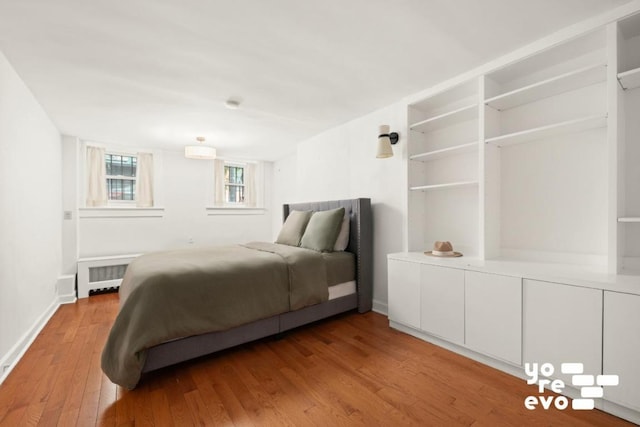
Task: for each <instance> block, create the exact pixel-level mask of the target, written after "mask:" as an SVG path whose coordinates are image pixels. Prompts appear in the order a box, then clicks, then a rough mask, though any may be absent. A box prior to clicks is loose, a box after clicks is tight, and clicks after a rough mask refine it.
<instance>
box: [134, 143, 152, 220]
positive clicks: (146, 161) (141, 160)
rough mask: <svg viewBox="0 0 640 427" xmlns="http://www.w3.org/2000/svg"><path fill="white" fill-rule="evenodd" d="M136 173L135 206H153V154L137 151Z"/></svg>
mask: <svg viewBox="0 0 640 427" xmlns="http://www.w3.org/2000/svg"><path fill="white" fill-rule="evenodd" d="M136 174H137V175H136V206H138V207H139V208H150V207H152V206H153V154H151V153H138V167H137V172H136Z"/></svg>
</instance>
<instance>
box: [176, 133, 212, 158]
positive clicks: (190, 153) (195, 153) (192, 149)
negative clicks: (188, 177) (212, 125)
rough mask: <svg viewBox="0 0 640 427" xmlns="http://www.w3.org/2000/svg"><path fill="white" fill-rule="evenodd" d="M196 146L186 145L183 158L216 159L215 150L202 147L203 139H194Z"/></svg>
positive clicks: (200, 137) (205, 146) (206, 146)
mask: <svg viewBox="0 0 640 427" xmlns="http://www.w3.org/2000/svg"><path fill="white" fill-rule="evenodd" d="M196 140H197V141H198V145H187V146H186V147H184V156H185V157H186V158H187V159H200V160H213V159H215V158H216V149H215V148H213V147H210V146H208V145H204V144H203V143H204V137H202V136H199V137H197V138H196Z"/></svg>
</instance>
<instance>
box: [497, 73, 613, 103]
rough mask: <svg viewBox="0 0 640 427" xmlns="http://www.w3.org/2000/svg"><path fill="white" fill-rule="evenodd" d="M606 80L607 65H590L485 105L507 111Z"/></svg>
mask: <svg viewBox="0 0 640 427" xmlns="http://www.w3.org/2000/svg"><path fill="white" fill-rule="evenodd" d="M605 78H606V65H604V64H598V65H589V66H587V67H582V68H579V69H577V70H574V71H569V72H568V73H564V74H560V75H559V76H554V77H551V78H548V79H546V80H543V81H540V82H537V83H533V84H530V85H527V86H524V87H521V88H518V89H514V90H511V91H509V92H507V93H503V94H501V95H497V96H494V97H493V98H489V99H487V100H485V101H484V103H485V104H486V105H488V106H490V107H492V108H495V109H496V110H506V109H509V108H514V107H517V106H519V105H523V104H527V103H529V102H533V101H537V100H539V99H543V98H548V97H550V96H554V95H558V94H561V93H564V92H569V91H572V90H575V89H579V88H581V87H585V86H589V85H592V84H595V83H598V82H603V81H605Z"/></svg>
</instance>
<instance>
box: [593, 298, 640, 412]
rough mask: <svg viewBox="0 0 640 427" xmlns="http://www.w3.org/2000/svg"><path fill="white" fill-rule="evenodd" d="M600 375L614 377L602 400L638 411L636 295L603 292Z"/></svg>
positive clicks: (639, 318)
mask: <svg viewBox="0 0 640 427" xmlns="http://www.w3.org/2000/svg"><path fill="white" fill-rule="evenodd" d="M603 338H604V347H603V365H602V366H603V371H604V372H603V373H604V374H613V375H618V377H619V378H620V384H619V385H618V386H615V387H613V386H611V387H605V388H604V389H605V390H604V398H605V399H607V400H610V401H612V402H615V403H618V404H620V405H623V406H627V407H630V408H634V409H636V410H640V296H637V295H629V294H623V293H619V292H605V293H604V337H603Z"/></svg>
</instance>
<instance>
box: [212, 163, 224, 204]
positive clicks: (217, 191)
mask: <svg viewBox="0 0 640 427" xmlns="http://www.w3.org/2000/svg"><path fill="white" fill-rule="evenodd" d="M213 181H214V187H213V195H214V199H213V204H214V206H223V205H224V160H221V159H215V160H214V161H213Z"/></svg>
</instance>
